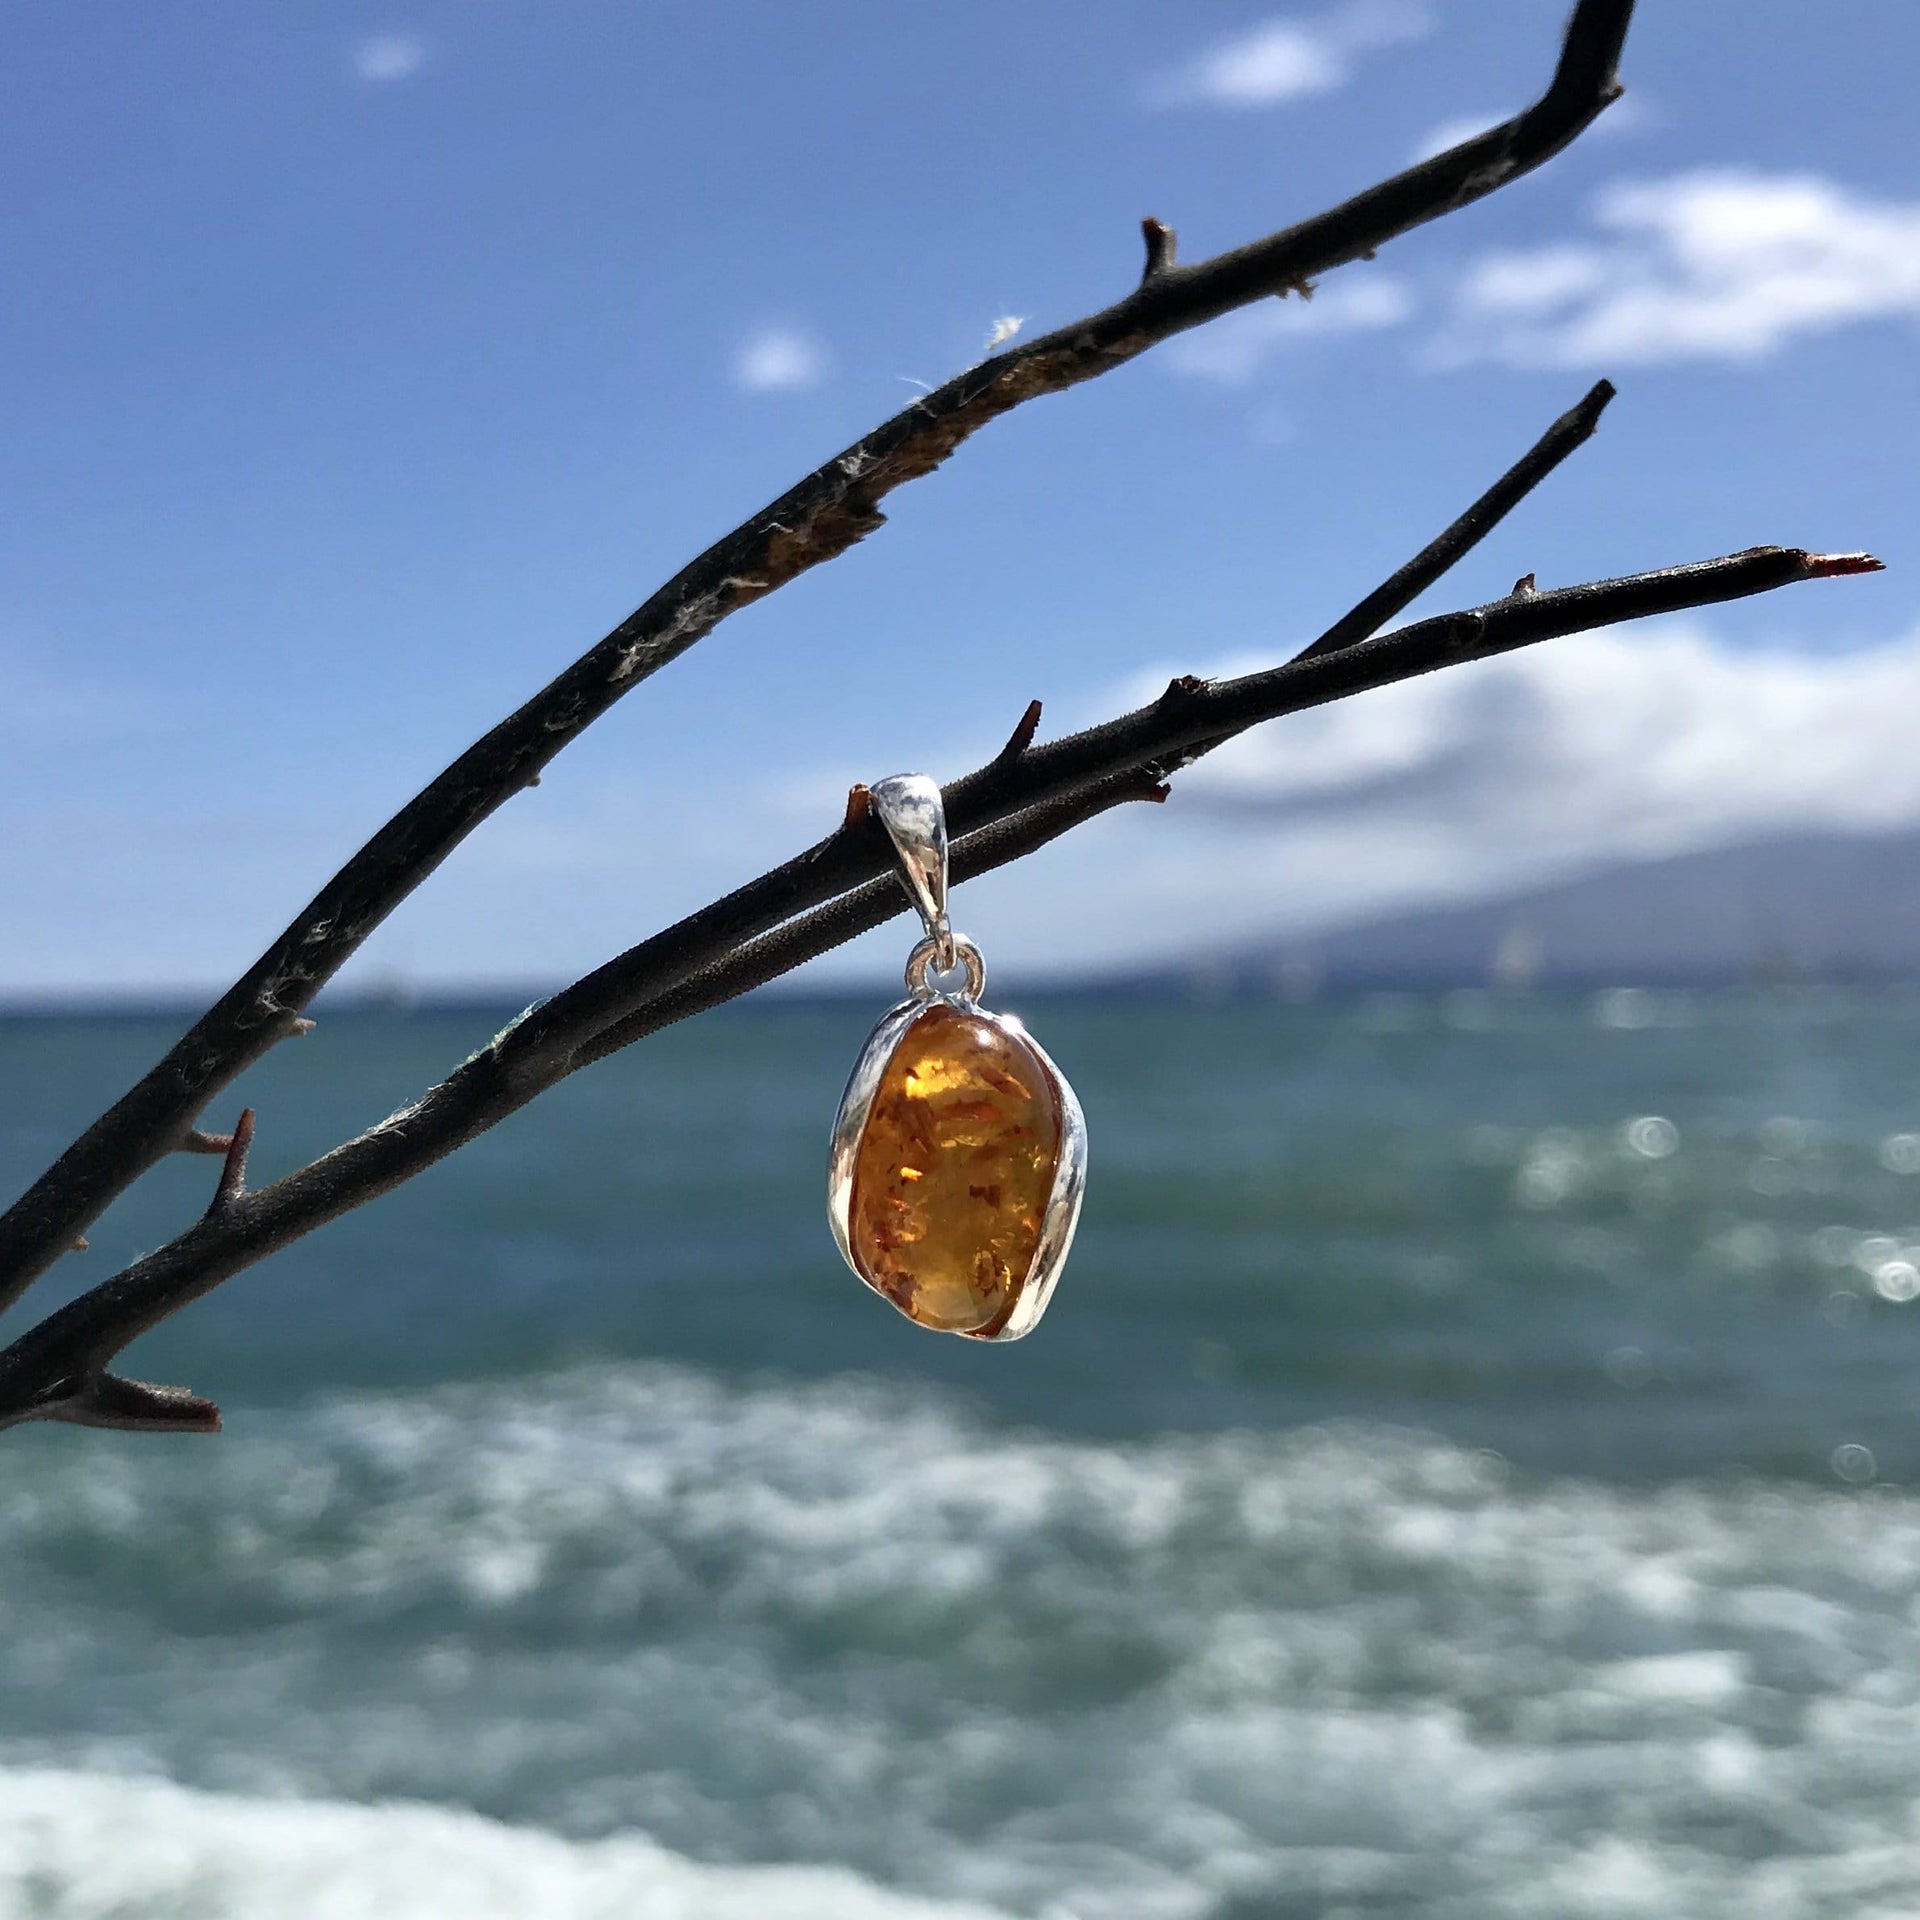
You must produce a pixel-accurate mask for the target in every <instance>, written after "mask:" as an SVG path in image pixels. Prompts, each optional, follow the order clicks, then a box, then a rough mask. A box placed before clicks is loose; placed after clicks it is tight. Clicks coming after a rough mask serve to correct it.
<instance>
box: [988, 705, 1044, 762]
mask: <svg viewBox="0 0 1920 1920" xmlns="http://www.w3.org/2000/svg"><path fill="white" fill-rule="evenodd" d="M1039 731H1040V702H1039V701H1038V700H1029V701H1028V702H1027V710H1026V712H1025V713H1023V714H1022V715H1021V716H1020V718H1019V720H1018V721H1016V722H1015V724H1014V729H1013V731H1012V733H1010V734H1009V735H1008V736H1007V744H1006V745H1005V746H1004V747H1002V748H1001V749H1000V751H999V753H998V754H997V755H996V756H995V757H996V759H998V760H1000V761H1002V762H1005V761H1008V760H1018V759H1019V758H1020V756H1021V755H1022V754H1023V753H1025V752H1026V750H1027V749H1028V748H1029V747H1030V746H1032V745H1033V736H1034V735H1035V734H1036V733H1038V732H1039Z"/></svg>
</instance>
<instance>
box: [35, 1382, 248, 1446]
mask: <svg viewBox="0 0 1920 1920" xmlns="http://www.w3.org/2000/svg"><path fill="white" fill-rule="evenodd" d="M41 1417H42V1418H43V1419H47V1420H60V1421H64V1422H65V1423H66V1424H67V1425H68V1426H73V1427H110V1428H114V1429H116V1430H117V1431H119V1432H121V1433H218V1432H219V1431H220V1409H219V1408H218V1407H217V1406H215V1405H214V1403H213V1402H212V1401H211V1400H203V1399H201V1397H200V1396H199V1395H198V1394H197V1393H193V1392H190V1391H189V1390H188V1389H187V1388H185V1387H160V1386H152V1385H149V1384H148V1383H147V1382H146V1381H144V1380H123V1379H121V1377H120V1376H119V1375H118V1374H117V1373H98V1374H95V1375H94V1376H93V1377H92V1378H91V1379H90V1380H87V1381H86V1382H84V1383H83V1384H82V1386H81V1387H80V1388H79V1390H78V1391H77V1392H75V1393H72V1394H69V1395H68V1396H67V1397H66V1398H64V1399H62V1400H58V1401H55V1402H53V1403H52V1404H50V1405H49V1406H48V1407H47V1409H46V1411H45V1412H44V1414H43V1415H42V1416H41Z"/></svg>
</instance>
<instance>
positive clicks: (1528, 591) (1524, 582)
mask: <svg viewBox="0 0 1920 1920" xmlns="http://www.w3.org/2000/svg"><path fill="white" fill-rule="evenodd" d="M1539 591H1540V589H1539V588H1538V587H1536V586H1535V585H1534V584H1533V575H1532V574H1530V573H1523V574H1522V575H1521V576H1520V578H1519V579H1518V580H1516V581H1515V582H1514V583H1513V592H1512V593H1511V594H1510V595H1508V598H1509V599H1512V600H1530V599H1532V597H1533V596H1534V595H1535V594H1536V593H1538V592H1539Z"/></svg>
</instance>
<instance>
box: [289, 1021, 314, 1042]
mask: <svg viewBox="0 0 1920 1920" xmlns="http://www.w3.org/2000/svg"><path fill="white" fill-rule="evenodd" d="M319 1024H320V1023H319V1022H318V1021H317V1020H309V1019H307V1018H306V1017H305V1016H304V1015H300V1016H297V1017H296V1018H295V1020H294V1023H293V1026H292V1028H291V1029H290V1031H291V1032H292V1035H293V1037H294V1039H296V1040H304V1039H305V1038H306V1037H307V1035H308V1034H310V1033H311V1032H312V1031H313V1030H314V1028H315V1027H317V1026H318V1025H319Z"/></svg>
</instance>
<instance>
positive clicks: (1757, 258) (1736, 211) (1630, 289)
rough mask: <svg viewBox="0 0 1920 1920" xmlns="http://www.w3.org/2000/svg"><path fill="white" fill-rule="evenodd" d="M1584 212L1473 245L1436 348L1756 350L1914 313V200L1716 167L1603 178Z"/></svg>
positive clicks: (1661, 354)
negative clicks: (1537, 238)
mask: <svg viewBox="0 0 1920 1920" xmlns="http://www.w3.org/2000/svg"><path fill="white" fill-rule="evenodd" d="M1594 224H1595V225H1596V226H1597V227H1598V228H1599V229H1600V237H1598V238H1595V239H1592V240H1586V241H1576V242H1567V243H1562V244H1559V245H1555V246H1549V247H1540V248H1535V249H1532V250H1529V251H1525V252H1508V253H1497V254H1490V255H1488V256H1487V257H1486V258H1484V259H1483V260H1481V261H1480V262H1479V264H1478V265H1477V266H1475V267H1474V268H1473V269H1471V271H1470V272H1469V273H1468V275H1467V277H1466V279H1465V281H1464V283H1463V284H1462V286H1461V287H1460V289H1459V292H1458V296H1457V305H1456V314H1455V320H1454V324H1453V326H1452V328H1451V329H1450V331H1449V333H1448V335H1447V336H1446V338H1445V339H1444V340H1443V341H1442V342H1441V344H1440V347H1439V349H1438V357H1439V358H1441V359H1442V360H1443V361H1446V362H1449V363H1457V362H1459V361H1462V360H1480V359H1485V360H1499V361H1504V362H1506V363H1508V364H1510V365H1515V366H1528V367H1592V366H1601V365H1605V366H1613V367H1618V366H1622V365H1631V364H1635V363H1640V364H1647V363H1651V362H1655V361H1662V360H1683V359H1722V360H1732V361H1755V360H1759V359H1762V358H1764V357H1765V356H1766V355H1768V354H1771V353H1775V352H1778V351H1779V350H1780V348H1782V347H1783V346H1785V345H1786V344H1787V343H1788V342H1789V341H1791V340H1793V339H1794V338H1796V337H1797V336H1799V335H1803V334H1811V333H1822V332H1829V331H1832V330H1833V329H1835V328H1837V327H1843V326H1848V325H1852V324H1856V323H1858V322H1861V321H1866V320H1874V319H1884V318H1888V317H1892V316H1896V315H1913V314H1920V204H1913V203H1903V202H1898V201H1875V200H1870V199H1867V198H1866V197H1865V196H1863V195H1859V194H1854V193H1851V192H1849V191H1848V190H1847V189H1846V188H1845V187H1842V186H1839V185H1836V184H1835V183H1834V182H1832V181H1828V180H1822V179H1818V178H1815V177H1812V176H1807V175H1795V176H1780V175H1767V174H1757V173H1750V172H1741V171H1738V170H1733V169H1726V170H1720V171H1711V172H1698V173H1687V174H1681V175H1679V176H1677V177H1675V178H1673V179H1669V180H1660V181H1642V182H1633V181H1622V182H1618V183H1616V184H1615V185H1613V186H1611V187H1609V188H1607V189H1606V190H1605V191H1604V192H1603V193H1601V194H1600V195H1599V197H1598V198H1597V199H1596V201H1595V202H1594Z"/></svg>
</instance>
